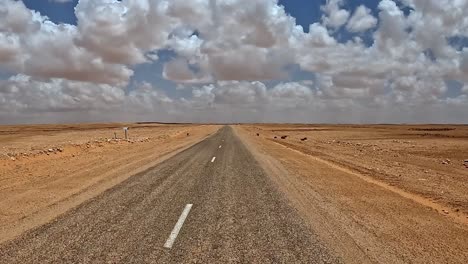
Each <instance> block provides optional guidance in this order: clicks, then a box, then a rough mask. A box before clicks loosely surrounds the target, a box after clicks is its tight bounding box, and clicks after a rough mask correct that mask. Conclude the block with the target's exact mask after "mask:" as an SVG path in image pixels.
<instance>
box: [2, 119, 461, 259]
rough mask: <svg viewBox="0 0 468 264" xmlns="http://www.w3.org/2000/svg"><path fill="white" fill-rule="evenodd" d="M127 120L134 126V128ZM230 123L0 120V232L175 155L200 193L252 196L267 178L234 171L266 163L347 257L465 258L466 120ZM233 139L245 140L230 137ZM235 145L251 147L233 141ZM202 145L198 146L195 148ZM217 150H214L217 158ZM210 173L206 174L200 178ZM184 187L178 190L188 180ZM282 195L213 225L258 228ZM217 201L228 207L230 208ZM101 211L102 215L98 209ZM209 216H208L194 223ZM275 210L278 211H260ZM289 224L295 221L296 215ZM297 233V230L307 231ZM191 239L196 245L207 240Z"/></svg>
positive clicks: (332, 247) (21, 229) (296, 211)
mask: <svg viewBox="0 0 468 264" xmlns="http://www.w3.org/2000/svg"><path fill="white" fill-rule="evenodd" d="M123 127H129V128H130V129H129V138H128V139H125V138H124V132H123V130H122V128H123ZM230 127H231V128H229V127H225V126H223V125H196V124H157V123H140V124H133V123H127V124H123V123H118V124H115V123H112V124H70V125H21V126H0V242H5V241H8V240H12V239H13V238H16V237H18V236H20V235H21V234H24V233H27V232H25V231H28V230H31V229H32V228H34V227H37V226H42V225H43V224H45V223H53V221H55V220H56V219H59V218H57V217H58V216H59V215H62V216H63V215H67V212H70V211H72V210H70V209H71V208H77V206H78V205H80V204H83V203H84V202H85V201H89V200H92V198H94V197H96V196H97V195H98V194H101V193H103V192H105V191H106V190H108V191H110V193H108V194H109V195H110V194H112V189H111V188H112V187H114V186H116V185H117V187H118V186H127V185H129V186H132V184H137V183H135V182H134V181H131V180H132V179H133V180H135V181H137V182H138V180H141V179H146V178H147V177H149V176H148V175H151V173H148V172H149V171H151V170H155V168H157V166H156V165H158V164H160V163H161V162H162V161H164V160H166V161H171V160H172V161H173V162H176V163H175V164H179V163H180V164H185V165H186V166H185V167H184V166H182V168H181V170H184V173H185V172H186V174H184V173H180V174H177V173H175V174H174V175H172V174H171V177H169V178H168V179H172V180H175V182H178V181H177V180H178V179H179V178H180V177H182V178H180V179H184V178H183V177H184V175H185V177H187V178H186V180H185V184H195V183H197V184H200V186H201V187H200V188H201V189H200V193H203V194H205V193H206V190H213V191H215V192H214V193H215V194H216V193H217V194H231V196H229V195H228V196H227V197H231V198H232V197H237V196H236V195H238V197H242V198H246V197H247V196H246V195H245V194H244V191H245V190H249V192H250V195H251V196H252V197H256V196H255V195H267V194H266V193H265V190H266V189H265V188H264V187H262V186H258V185H253V186H250V185H249V186H248V187H249V188H246V187H245V186H244V187H243V188H239V187H236V186H237V185H236V184H235V183H239V184H240V183H246V182H251V181H252V180H253V179H255V178H254V176H255V175H256V174H249V173H247V172H246V171H244V173H239V171H242V170H241V169H243V168H244V167H243V166H247V165H249V164H250V165H249V166H250V168H254V169H255V170H257V169H258V170H259V171H261V172H262V173H263V172H264V173H265V174H264V175H265V177H267V179H264V178H263V176H262V178H261V179H262V181H261V182H260V183H263V184H265V186H266V185H268V186H270V184H271V186H275V187H274V188H269V189H268V190H269V191H268V192H269V193H270V194H273V193H277V191H278V193H279V194H280V195H281V197H285V198H286V199H284V201H285V203H286V204H287V207H288V208H292V210H293V211H291V213H287V215H288V216H291V217H292V218H294V219H296V220H297V219H300V222H301V223H302V222H303V223H305V224H306V225H307V226H308V230H312V231H313V233H314V240H317V241H321V242H320V243H322V242H323V243H324V245H325V247H326V248H327V249H328V250H329V251H330V252H331V253H332V255H334V256H336V257H337V258H338V259H342V260H343V262H345V263H467V261H468V253H467V252H468V191H467V190H468V180H467V179H468V126H463V125H306V124H294V125H293V124H242V125H230ZM221 128H222V129H221ZM211 135H213V137H210V136H211ZM237 138H238V139H240V141H238V139H237ZM204 139H207V140H204ZM224 140H226V142H224ZM201 141H203V142H202V143H200V144H197V143H198V142H201ZM218 141H219V143H218ZM214 142H215V143H214ZM230 142H231V143H230ZM232 142H238V143H236V145H235V146H234V145H233V144H232ZM195 144H196V146H195V147H194V148H190V147H191V146H194V145H195ZM229 144H231V145H229ZM218 145H219V146H218ZM240 145H245V148H244V147H242V149H243V150H242V152H236V151H240V149H241V148H240V147H239V146H240ZM213 147H214V148H213ZM221 147H222V148H221ZM189 148H190V149H189ZM187 149H188V150H187ZM184 150H187V151H184ZM195 150H197V152H196V154H195V155H194V154H190V153H191V152H194V151H195ZM244 150H245V151H244ZM247 150H248V151H247ZM178 153H180V154H181V155H176V154H178ZM212 153H215V154H216V153H218V154H217V156H218V157H217V158H216V161H215V159H214V157H212V155H215V154H212ZM223 153H224V154H223ZM226 153H228V154H229V153H230V154H229V155H231V156H229V155H227V154H226ZM233 153H237V154H233ZM238 153H244V154H245V155H244V156H242V155H239V154H238ZM251 154H252V155H251ZM207 155H208V158H206V157H205V156H207ZM186 156H189V158H187V157H186ZM198 158H202V159H203V161H197V159H198ZM247 158H248V160H247ZM177 162H178V163H177ZM168 164H169V165H170V164H172V163H171V162H169V163H168ZM166 165H167V164H166ZM177 166H178V165H177ZM177 166H176V167H177ZM216 166H218V167H216ZM247 167H248V166H247ZM197 168H198V169H197ZM216 168H218V169H222V172H223V173H220V172H219V171H218V170H217V169H216ZM200 170H203V171H200ZM197 173H199V174H200V175H198V176H196V175H197ZM207 175H208V176H210V177H211V178H210V179H211V180H209V181H208V180H206V178H203V177H202V176H205V177H206V176H207ZM259 175H260V172H259ZM262 175H263V174H262ZM132 176H135V177H132ZM139 176H142V177H139ZM242 177H250V178H242ZM127 179H128V181H126V180H127ZM151 179H152V178H151ZM180 181H183V180H180ZM216 181H221V183H220V182H218V183H217V184H215V182H216ZM132 182H133V183H132ZM119 183H123V184H119ZM125 183H126V185H125ZM257 184H258V182H257ZM161 186H167V185H161ZM170 186H173V187H174V186H179V185H177V184H174V185H170ZM180 186H181V188H182V189H183V187H184V184H180ZM197 186H198V185H197ZM207 186H208V187H209V188H208V187H207ZM122 188H123V187H122ZM148 188H150V189H151V188H152V187H151V186H150V187H148ZM174 188H175V187H174ZM223 188H224V189H223ZM262 188H263V189H262ZM171 190H172V189H171ZM194 190H198V189H196V188H195V189H194ZM221 190H224V191H221ZM262 190H263V191H262ZM114 191H115V190H114ZM106 193H107V192H106ZM170 193H171V194H173V195H175V196H174V197H176V198H177V197H178V196H180V195H181V194H183V192H180V190H179V191H177V190H176V189H174V190H172V191H170ZM104 194H105V193H104ZM200 195H201V194H200ZM103 197H104V198H105V197H106V196H105V195H104V196H103ZM272 197H273V196H272ZM104 198H103V199H104ZM124 198H125V197H124V196H122V197H121V199H124ZM190 198H193V197H192V195H191V196H190ZM174 199H175V198H174ZM174 199H170V201H173V200H174ZM207 199H208V198H207ZM212 199H213V200H210V199H208V200H207V201H205V203H208V204H211V203H212V205H213V206H214V205H217V206H219V205H220V204H223V203H226V202H232V204H231V206H232V208H242V210H246V208H247V207H246V202H245V201H244V202H237V203H236V202H234V201H236V200H232V199H225V198H218V199H217V198H212ZM223 199H225V200H228V201H225V200H223ZM175 200H176V199H175ZM170 201H169V202H170ZM202 201H203V200H202ZM237 201H238V200H237ZM242 201H243V200H242ZM279 201H280V200H278V201H276V202H274V201H273V202H272V200H265V201H264V202H262V203H259V200H255V199H254V201H250V205H254V204H255V205H256V206H257V207H255V206H254V207H252V208H257V209H253V210H252V211H248V213H249V214H246V215H248V216H250V218H248V217H244V218H242V215H233V216H232V218H231V216H230V218H229V219H231V220H229V221H230V222H229V221H228V222H226V221H221V222H219V223H218V222H216V221H215V222H216V224H215V225H214V226H217V227H219V228H222V227H224V228H227V230H230V229H229V228H231V227H232V226H235V225H236V224H237V223H239V222H236V221H237V220H236V221H235V219H237V218H239V217H240V218H241V220H242V221H245V222H246V223H248V224H249V225H251V227H252V228H259V227H258V226H257V227H256V226H255V225H256V224H258V220H259V219H257V218H258V217H259V215H258V212H257V211H255V210H258V208H259V207H261V206H263V205H264V204H268V202H272V203H273V204H275V203H278V204H275V206H274V207H272V208H270V209H271V211H268V212H269V213H270V214H272V213H274V212H272V211H274V210H273V209H274V208H280V205H281V204H279ZM281 201H283V200H281ZM197 205H198V206H199V207H198V208H199V209H198V210H201V208H203V207H202V206H203V203H201V202H200V203H199V204H197ZM135 206H138V204H136V205H135ZM151 206H152V205H151ZM161 208H162V207H161ZM171 208H172V207H171ZM212 208H214V207H209V208H208V209H209V210H211V209H212ZM281 208H284V206H283V207H281ZM205 209H206V208H205ZM208 209H207V210H208ZM108 210H113V209H112V208H102V211H103V213H105V212H108ZM116 210H117V209H116ZM119 210H120V209H119ZM195 210H196V209H195ZM209 210H208V211H209ZM222 210H225V211H223V213H226V214H228V213H231V210H230V209H229V208H223V209H222ZM288 210H289V209H288ZM210 212H211V213H210V214H207V215H204V214H202V215H198V216H205V217H206V219H211V218H212V219H221V218H219V217H218V216H219V215H217V214H219V212H218V211H210ZM288 212H289V211H288ZM221 215H222V214H221ZM264 215H268V214H264ZM272 215H273V214H272ZM274 215H276V216H278V214H274ZM279 215H280V216H281V217H280V218H278V219H281V221H280V223H283V224H285V223H290V220H291V219H286V218H283V217H284V216H283V214H279ZM145 216H146V215H140V216H138V218H142V217H145ZM196 216H197V214H195V213H194V216H193V217H196ZM96 217H97V219H99V215H98V216H96ZM210 217H211V218H210ZM65 218H66V217H65ZM54 219H55V220H54ZM206 219H205V218H202V220H201V221H202V222H201V223H199V225H203V224H202V223H205V222H206V221H205V220H206ZM255 219H256V220H255ZM268 219H273V218H272V217H270V218H268V217H267V218H266V219H263V220H268ZM93 220H95V219H90V223H92V221H93ZM192 220H194V219H192ZM296 220H294V221H296ZM189 221H190V220H189ZM239 221H240V220H239ZM298 221H299V220H298ZM189 223H190V222H189ZM45 226H47V225H45ZM277 226H280V225H275V227H277ZM199 227H200V228H204V227H203V226H199ZM67 228H68V227H67ZM70 228H71V227H70ZM46 229H47V228H46ZM286 229H287V230H294V229H291V227H290V226H288V227H287V228H286ZM52 230H53V229H52ZM202 230H204V229H202ZM209 230H212V231H213V232H215V231H216V230H217V229H216V230H215V229H209ZM270 231H271V230H270ZM38 232H39V231H38ZM291 232H292V231H291ZM228 233H229V232H228ZM234 233H235V232H234ZM234 233H233V234H234ZM299 233H300V232H299ZM47 234H48V233H47V232H45V233H43V234H42V235H43V236H45V237H47ZM200 234H203V232H202V233H200ZM215 234H217V233H215ZM292 234H293V235H294V236H296V238H297V236H299V235H300V234H298V233H294V232H292ZM67 235H68V234H67ZM127 235H128V234H127ZM160 235H161V234H160ZM163 235H164V234H163ZM315 236H317V237H315ZM26 237H27V236H26ZM215 237H220V236H219V235H216V236H215ZM23 238H24V237H23ZM261 238H262V236H261V234H255V233H249V234H248V235H247V236H246V237H239V241H243V242H245V241H247V242H252V241H259V240H258V239H261ZM265 238H267V237H265ZM200 239H202V240H203V239H204V237H203V236H202V237H201V238H200ZM27 241H29V240H27ZM182 241H184V240H183V239H181V243H182ZM185 241H190V240H185ZM291 241H293V242H290V243H287V245H293V246H294V247H295V245H296V244H295V243H296V242H297V239H292V240H291ZM294 241H296V242H294ZM205 242H207V243H209V241H205ZM270 242H271V243H273V242H274V241H271V240H270V241H269V242H268V243H270ZM187 243H188V242H187ZM233 243H234V242H233ZM268 243H267V244H268ZM10 244H11V243H10ZM188 245H190V247H195V248H196V247H197V245H200V244H197V243H194V244H191V243H189V244H188ZM236 245H237V244H236ZM121 246H123V247H124V246H129V245H121ZM229 246H235V245H234V244H233V245H229ZM298 246H299V247H301V246H304V245H299V244H298ZM266 247H269V245H267V246H266ZM197 250H198V249H197ZM272 250H273V251H275V252H276V253H278V254H280V255H281V253H282V252H283V251H282V250H283V249H282V248H281V247H280V248H273V249H272ZM300 250H302V248H300ZM11 252H16V251H15V250H12V251H11ZM195 252H198V251H195ZM207 252H208V251H207ZM166 253H167V252H166ZM233 254H234V253H233ZM234 255H236V254H234ZM77 257H79V256H77Z"/></svg>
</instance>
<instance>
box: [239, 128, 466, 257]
mask: <svg viewBox="0 0 468 264" xmlns="http://www.w3.org/2000/svg"><path fill="white" fill-rule="evenodd" d="M235 131H236V133H237V135H238V136H239V137H240V138H241V139H242V140H243V141H244V142H245V145H246V146H247V147H248V148H249V149H250V151H251V152H252V153H253V154H254V156H255V158H256V159H257V160H258V162H259V163H260V164H261V166H262V167H263V168H264V170H265V171H266V172H267V173H268V175H269V176H270V177H271V178H272V179H273V181H274V182H275V183H276V184H277V186H278V188H279V189H280V190H282V191H283V192H284V193H285V194H286V196H287V197H288V198H289V199H290V200H291V202H292V204H293V205H294V206H295V207H296V208H297V209H298V210H299V212H300V213H301V216H302V217H303V218H304V219H305V220H306V221H307V222H308V223H309V225H310V226H311V228H312V229H313V230H314V231H315V232H317V233H318V234H319V235H321V236H322V239H323V240H324V241H325V242H326V243H328V245H329V246H330V247H331V248H332V249H333V250H334V251H335V252H336V253H337V254H338V255H339V256H340V257H342V258H343V259H344V260H345V262H347V263H372V262H384V263H405V262H406V263H407V262H415V263H427V262H437V263H444V262H452V263H464V262H466V261H467V260H468V256H467V255H466V252H468V246H467V245H468V241H467V240H468V228H467V226H466V225H463V224H459V223H455V222H453V221H451V220H450V219H449V218H447V217H444V216H442V215H440V214H438V213H437V212H435V211H434V210H433V209H431V208H428V207H424V206H422V205H420V204H418V203H415V202H414V201H411V200H409V199H407V198H404V197H401V196H400V195H398V194H395V193H393V192H391V191H389V190H386V189H385V188H382V187H381V186H378V185H375V184H373V183H370V182H366V181H364V180H362V179H360V178H358V177H355V176H353V175H350V174H349V173H346V172H345V171H340V170H337V169H336V168H333V167H332V166H329V165H327V164H324V163H321V162H318V161H317V160H315V159H313V158H312V157H310V156H308V155H305V154H302V153H299V152H297V151H293V150H291V149H288V148H285V147H283V146H281V145H278V144H274V143H272V142H271V141H268V140H266V139H262V138H261V137H255V136H254V135H251V134H249V133H248V132H247V131H246V130H244V129H242V127H239V126H236V127H235Z"/></svg>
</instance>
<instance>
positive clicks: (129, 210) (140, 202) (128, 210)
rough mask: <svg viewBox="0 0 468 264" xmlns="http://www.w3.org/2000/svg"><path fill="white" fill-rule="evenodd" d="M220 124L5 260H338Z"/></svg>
mask: <svg viewBox="0 0 468 264" xmlns="http://www.w3.org/2000/svg"><path fill="white" fill-rule="evenodd" d="M297 214H298V213H297V212H296V210H295V209H293V207H292V206H291V205H290V204H289V203H288V200H287V199H286V198H285V197H284V196H283V195H282V194H281V192H280V191H279V190H277V189H276V188H275V187H274V184H273V183H272V182H271V181H270V180H269V178H268V176H267V175H266V173H265V172H264V171H263V170H262V168H261V167H260V166H259V164H258V163H257V162H256V160H255V159H254V157H253V156H252V154H251V153H250V152H249V150H248V149H247V148H246V147H245V146H244V144H243V143H242V142H241V140H240V139H239V138H238V137H237V136H236V135H235V133H234V132H233V129H232V128H230V127H224V128H222V129H220V130H219V131H217V132H216V133H215V134H213V135H212V136H210V137H208V138H207V139H205V140H203V141H201V142H199V143H198V144H195V145H194V146H192V147H190V148H189V149H187V150H185V151H183V152H180V153H179V154H177V155H175V156H174V157H172V158H170V159H168V160H166V161H164V162H162V163H160V164H159V165H157V166H156V167H153V168H151V169H149V170H147V171H145V172H143V173H140V174H137V175H135V176H133V177H130V178H129V179H127V180H126V181H124V182H123V183H121V184H119V185H117V186H115V187H113V188H111V189H109V190H107V191H105V192H103V193H102V194H100V195H98V196H97V197H95V198H93V199H91V200H89V201H87V202H85V203H83V204H81V205H80V206H78V207H76V208H74V209H72V210H70V211H68V212H67V213H65V214H63V215H61V216H60V217H58V218H57V219H55V220H54V221H52V222H50V223H48V224H46V225H43V226H40V227H37V228H35V229H32V230H30V231H28V232H26V233H24V234H23V235H21V236H19V237H17V238H15V239H14V240H10V241H8V242H7V243H4V244H2V245H1V246H0V256H1V257H0V262H1V263H115V262H120V263H228V262H229V263H339V262H341V261H340V259H339V258H338V257H335V256H333V254H332V253H330V252H331V251H330V250H328V249H327V247H326V246H325V245H324V244H323V243H321V242H320V240H319V238H318V236H317V235H316V234H314V232H313V231H312V230H311V229H310V228H309V227H308V226H307V225H306V224H305V223H304V222H303V221H302V220H301V217H299V216H298V215H297Z"/></svg>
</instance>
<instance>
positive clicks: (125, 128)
mask: <svg viewBox="0 0 468 264" xmlns="http://www.w3.org/2000/svg"><path fill="white" fill-rule="evenodd" d="M123 130H124V132H125V139H126V140H128V127H124V128H123Z"/></svg>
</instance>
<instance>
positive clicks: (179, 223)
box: [164, 204, 193, 249]
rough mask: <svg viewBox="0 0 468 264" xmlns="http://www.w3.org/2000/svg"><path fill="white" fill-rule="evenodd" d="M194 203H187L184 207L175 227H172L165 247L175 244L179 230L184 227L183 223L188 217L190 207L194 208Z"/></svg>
mask: <svg viewBox="0 0 468 264" xmlns="http://www.w3.org/2000/svg"><path fill="white" fill-rule="evenodd" d="M192 205H193V204H187V205H186V206H185V208H184V211H182V214H181V215H180V217H179V220H178V221H177V223H176V225H175V226H174V229H172V232H171V234H170V235H169V238H168V239H167V240H166V243H165V244H164V247H165V248H169V249H171V248H172V245H173V244H174V241H175V240H176V238H177V236H178V235H179V231H180V229H181V228H182V225H183V224H184V222H185V219H186V218H187V216H188V214H189V212H190V209H192Z"/></svg>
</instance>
